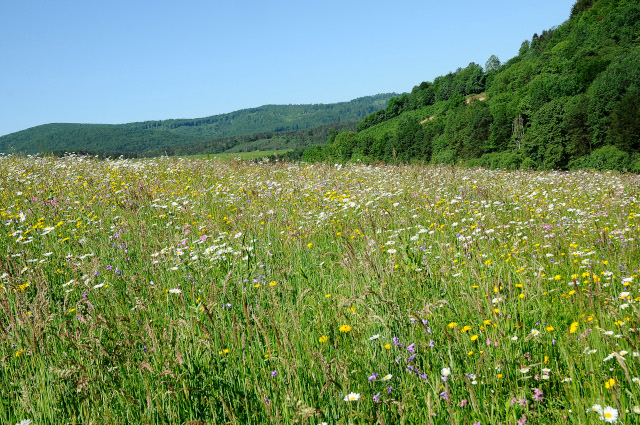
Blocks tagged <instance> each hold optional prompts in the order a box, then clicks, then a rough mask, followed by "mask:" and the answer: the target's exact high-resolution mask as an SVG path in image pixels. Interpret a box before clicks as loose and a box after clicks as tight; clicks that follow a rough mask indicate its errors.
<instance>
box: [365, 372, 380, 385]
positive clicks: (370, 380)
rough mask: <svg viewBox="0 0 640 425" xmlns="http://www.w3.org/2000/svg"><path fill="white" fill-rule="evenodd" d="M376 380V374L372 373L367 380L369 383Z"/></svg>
mask: <svg viewBox="0 0 640 425" xmlns="http://www.w3.org/2000/svg"><path fill="white" fill-rule="evenodd" d="M377 378H378V374H377V373H372V374H371V376H369V377H368V378H367V379H368V380H369V383H371V382H373V381H375V380H376V379H377Z"/></svg>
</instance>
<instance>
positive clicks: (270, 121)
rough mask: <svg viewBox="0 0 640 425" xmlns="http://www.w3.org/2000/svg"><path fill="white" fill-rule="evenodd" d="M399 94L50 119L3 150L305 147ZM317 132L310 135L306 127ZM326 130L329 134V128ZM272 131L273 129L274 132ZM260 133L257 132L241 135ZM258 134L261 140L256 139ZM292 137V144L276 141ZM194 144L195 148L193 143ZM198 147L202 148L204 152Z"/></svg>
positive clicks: (136, 152) (132, 152) (9, 140)
mask: <svg viewBox="0 0 640 425" xmlns="http://www.w3.org/2000/svg"><path fill="white" fill-rule="evenodd" d="M393 96H395V93H388V94H378V95H375V96H367V97H361V98H358V99H354V100H352V101H349V102H340V103H332V104H314V105H266V106H261V107H259V108H251V109H243V110H240V111H236V112H231V113H228V114H221V115H214V116H210V117H205V118H196V119H180V120H178V119H172V120H163V121H145V122H136V123H129V124H117V125H107V124H45V125H40V126H37V127H32V128H29V129H26V130H23V131H19V132H16V133H12V134H9V135H6V136H3V137H0V152H5V153H11V152H24V153H28V154H33V153H37V152H41V153H55V152H72V151H74V152H80V151H84V152H92V153H97V154H106V153H109V154H124V155H126V156H150V155H160V154H165V153H169V152H176V153H178V152H190V153H219V152H222V151H223V150H225V149H223V150H220V149H222V148H223V147H225V146H226V147H227V148H226V149H228V148H236V149H242V148H241V147H237V145H239V144H242V142H243V141H248V143H253V144H252V145H251V146H247V147H244V149H248V150H255V149H256V148H257V146H259V145H258V144H256V143H255V142H256V141H257V140H259V139H262V140H265V141H267V140H268V141H269V143H270V145H278V147H277V148H275V149H284V148H286V149H291V148H296V147H297V148H302V147H305V146H309V145H311V144H314V143H315V142H320V143H322V142H323V141H324V140H326V137H324V139H323V140H322V141H318V138H319V137H320V136H321V135H322V134H324V135H325V136H326V134H328V131H329V130H327V129H326V128H324V127H325V126H326V125H330V124H335V125H334V128H337V129H339V130H346V129H355V124H354V122H357V121H359V120H361V119H362V118H363V117H365V116H367V115H369V114H371V113H373V112H376V111H378V110H381V109H384V108H385V106H386V105H387V102H388V100H389V99H390V98H391V97H393ZM314 128H318V129H317V130H314V131H312V134H313V137H308V135H306V133H305V131H307V130H310V129H314ZM323 132H324V133H323ZM269 133H271V134H269ZM248 135H257V136H251V137H248V138H247V137H240V138H238V136H248ZM256 137H258V139H257V138H256ZM287 140H289V142H291V146H290V147H284V145H281V144H279V143H280V142H278V143H276V141H281V142H282V143H286V141H287ZM190 145H193V147H189V146H190ZM198 146H199V147H200V148H201V150H200V151H198Z"/></svg>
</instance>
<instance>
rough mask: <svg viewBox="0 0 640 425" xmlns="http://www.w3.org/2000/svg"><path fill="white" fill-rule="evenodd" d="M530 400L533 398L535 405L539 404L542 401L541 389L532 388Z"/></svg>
mask: <svg viewBox="0 0 640 425" xmlns="http://www.w3.org/2000/svg"><path fill="white" fill-rule="evenodd" d="M531 398H533V399H534V400H535V402H536V403H540V402H541V401H542V400H543V399H544V394H543V393H542V390H541V389H539V388H534V389H533V396H532V397H531Z"/></svg>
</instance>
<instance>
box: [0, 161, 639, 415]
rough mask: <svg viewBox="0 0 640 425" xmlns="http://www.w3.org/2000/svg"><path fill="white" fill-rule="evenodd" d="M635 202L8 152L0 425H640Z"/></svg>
mask: <svg viewBox="0 0 640 425" xmlns="http://www.w3.org/2000/svg"><path fill="white" fill-rule="evenodd" d="M254 154H255V155H257V156H258V157H259V156H260V155H266V154H267V153H266V152H261V153H254ZM639 202H640V177H639V176H637V175H627V174H620V173H612V172H609V173H595V172H532V171H513V172H504V171H488V170H484V169H480V168H476V169H470V168H466V169H464V168H455V167H436V166H417V165H411V166H363V165H347V166H341V165H335V166H334V165H326V164H313V165H308V164H300V163H296V164H292V163H284V162H278V163H262V162H260V163H254V162H249V161H245V162H235V161H227V160H220V159H216V160H213V159H211V160H207V159H202V158H179V157H162V158H152V159H148V160H139V161H130V160H98V159H96V158H82V157H66V158H52V157H45V158H27V157H18V156H16V157H13V156H8V157H3V156H0V218H1V220H0V247H2V250H3V252H2V254H1V255H0V394H2V397H1V398H0V424H9V425H14V424H16V423H19V422H20V421H23V420H25V422H24V423H27V422H26V420H31V421H32V423H33V425H45V424H55V425H58V424H86V425H89V424H96V425H98V424H114V425H115V424H180V425H186V424H189V425H202V424H207V425H209V424H237V425H241V424H301V425H302V424H308V425H319V424H322V423H326V424H332V425H333V424H344V425H348V424H389V425H391V424H403V423H404V424H407V425H409V424H427V425H436V424H467V425H472V424H475V425H477V424H481V425H488V424H503V425H515V424H516V423H517V424H525V423H527V424H529V425H533V424H599V423H604V422H603V421H606V422H607V423H615V422H620V423H624V424H631V423H638V420H639V419H640V413H637V412H640V337H639V333H638V329H639V327H640V323H639V321H640V319H639V317H640V314H639V310H638V306H639V305H640V303H639V301H640V291H639V289H638V282H639V278H638V269H640V249H639V242H640V232H639V227H638V226H639V225H640V222H639V217H640V210H639V207H638V205H639Z"/></svg>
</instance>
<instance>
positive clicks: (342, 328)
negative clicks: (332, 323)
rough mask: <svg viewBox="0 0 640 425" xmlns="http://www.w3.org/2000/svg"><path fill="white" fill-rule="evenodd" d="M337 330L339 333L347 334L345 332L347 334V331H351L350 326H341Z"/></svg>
mask: <svg viewBox="0 0 640 425" xmlns="http://www.w3.org/2000/svg"><path fill="white" fill-rule="evenodd" d="M339 330H340V332H344V333H347V332H349V331H350V330H351V326H349V325H342V326H340V329H339Z"/></svg>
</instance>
